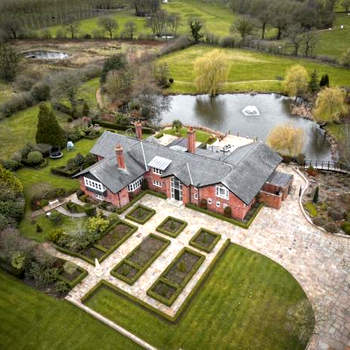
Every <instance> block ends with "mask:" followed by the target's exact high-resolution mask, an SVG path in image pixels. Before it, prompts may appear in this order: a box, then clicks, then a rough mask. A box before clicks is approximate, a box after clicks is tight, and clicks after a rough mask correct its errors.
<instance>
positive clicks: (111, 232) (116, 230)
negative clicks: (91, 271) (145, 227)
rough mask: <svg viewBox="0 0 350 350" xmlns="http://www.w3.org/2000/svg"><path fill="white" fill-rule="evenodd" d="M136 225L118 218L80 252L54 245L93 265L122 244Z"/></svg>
mask: <svg viewBox="0 0 350 350" xmlns="http://www.w3.org/2000/svg"><path fill="white" fill-rule="evenodd" d="M137 229H138V228H137V227H136V226H134V225H132V224H129V223H128V222H126V221H124V220H119V221H118V222H117V223H115V224H113V225H112V226H111V227H110V228H108V229H107V230H106V233H105V234H104V235H103V237H102V238H100V239H99V240H98V241H96V242H95V244H92V245H91V246H89V247H87V248H85V249H84V250H83V251H81V252H73V251H71V250H68V249H66V248H62V247H60V246H58V245H55V247H56V249H57V250H59V251H61V252H62V253H65V254H68V255H72V256H76V257H78V258H80V259H83V260H85V261H86V262H88V263H90V264H92V265H95V259H97V260H98V261H99V262H102V261H103V260H105V259H106V258H107V257H108V256H109V255H110V254H112V253H113V252H114V251H115V250H116V249H117V248H118V247H119V246H120V245H121V244H123V243H124V242H125V241H126V240H127V239H128V238H129V237H130V236H131V235H132V234H133V233H134V232H136V231H137Z"/></svg>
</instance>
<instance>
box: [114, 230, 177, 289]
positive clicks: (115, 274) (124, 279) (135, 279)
mask: <svg viewBox="0 0 350 350" xmlns="http://www.w3.org/2000/svg"><path fill="white" fill-rule="evenodd" d="M147 237H152V238H154V239H158V240H160V241H162V242H164V243H165V244H164V245H163V246H162V248H161V249H159V251H158V252H157V253H156V254H155V255H153V256H152V258H151V259H150V260H148V261H147V263H146V264H145V265H144V266H142V267H141V268H140V266H139V265H137V264H136V263H134V262H133V261H129V260H128V258H129V256H131V255H132V254H133V253H134V251H135V250H136V249H138V248H139V246H140V245H141V244H142V242H141V243H140V244H138V245H137V246H136V247H135V248H134V249H133V250H132V251H131V252H130V253H129V254H128V255H127V256H126V257H125V258H124V259H123V260H121V261H120V262H119V263H118V264H117V265H116V266H115V267H113V269H112V270H111V271H110V274H111V275H112V276H113V277H116V278H118V279H120V280H122V281H124V282H126V283H127V284H129V285H131V286H132V285H133V284H134V283H135V282H136V281H137V280H138V279H139V278H140V277H141V276H142V275H143V274H144V273H145V271H146V270H147V269H148V268H149V267H150V266H151V265H152V264H153V262H154V261H155V260H156V259H157V258H158V257H159V256H160V255H161V254H162V253H163V252H164V250H165V249H166V248H167V247H168V246H169V245H170V243H171V242H170V241H169V240H168V239H166V238H163V237H160V236H158V235H155V234H153V233H151V234H150V235H148V236H147ZM123 263H126V264H128V265H130V266H132V267H134V268H136V269H137V270H138V271H137V273H136V274H135V276H133V277H132V278H127V277H125V276H123V275H121V274H119V273H117V270H118V268H119V267H120V266H121V265H122V264H123Z"/></svg>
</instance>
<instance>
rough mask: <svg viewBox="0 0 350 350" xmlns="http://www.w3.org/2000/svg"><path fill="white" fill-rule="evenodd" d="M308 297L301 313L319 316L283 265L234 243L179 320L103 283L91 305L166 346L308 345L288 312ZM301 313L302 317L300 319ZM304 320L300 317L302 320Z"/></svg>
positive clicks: (276, 349)
mask: <svg viewBox="0 0 350 350" xmlns="http://www.w3.org/2000/svg"><path fill="white" fill-rule="evenodd" d="M301 303H305V304H304V305H306V306H307V307H305V308H303V309H302V311H301V314H300V318H302V319H308V320H309V323H308V330H307V332H306V334H307V337H306V338H308V337H309V336H310V335H311V330H312V324H313V316H312V312H311V310H310V304H309V303H308V301H307V299H306V296H305V294H304V292H303V290H302V289H301V288H300V286H299V285H298V283H297V282H296V281H295V280H294V278H293V277H292V276H291V275H290V274H289V273H288V272H287V271H286V270H284V269H283V268H282V267H281V266H279V265H278V264H276V263H274V262H272V261H271V260H270V259H268V258H266V257H264V256H262V255H260V254H257V253H253V252H252V251H250V250H248V249H245V248H243V247H239V246H236V245H230V246H229V247H228V250H227V251H226V253H225V254H224V256H223V257H222V259H221V260H220V261H219V262H218V265H217V266H216V267H215V269H214V272H213V274H212V275H211V276H210V277H209V278H208V280H207V281H206V282H205V283H204V285H203V287H202V288H201V289H200V291H199V293H198V294H197V295H196V296H195V297H194V299H193V300H192V301H191V303H190V306H189V308H188V310H187V311H186V312H185V314H184V315H183V317H182V318H180V320H179V321H178V322H177V323H169V322H167V321H164V320H163V319H161V318H159V317H157V316H156V315H154V314H152V313H150V312H149V311H146V310H145V309H143V308H141V307H140V306H138V305H136V304H134V303H132V302H130V301H128V300H126V299H125V298H123V297H121V296H118V295H116V294H115V293H113V292H112V291H111V290H109V289H105V288H102V289H100V290H98V291H97V293H96V294H95V295H94V296H93V297H92V298H91V299H89V300H88V301H87V304H88V306H89V307H91V308H93V309H94V310H96V311H97V312H99V313H101V314H103V315H104V316H106V317H108V318H109V319H111V320H112V321H115V322H117V323H118V324H119V325H121V326H123V327H125V328H126V329H128V330H130V331H131V332H133V333H135V334H136V335H137V336H139V337H141V338H143V339H144V340H146V341H147V342H149V343H151V344H152V345H153V346H156V347H157V348H160V349H179V348H182V349H229V348H230V349H269V350H279V349H284V350H288V349H291V350H292V349H293V350H297V349H304V348H305V345H306V342H307V339H305V338H304V340H300V339H299V338H298V334H299V335H300V332H301V331H302V329H297V330H295V332H293V331H292V330H291V329H292V328H293V327H292V325H295V323H296V321H295V320H294V319H293V318H289V317H288V316H287V315H288V313H289V312H292V310H295V308H296V306H297V305H300V304H301ZM300 318H299V319H298V321H297V322H300ZM299 324H300V323H299Z"/></svg>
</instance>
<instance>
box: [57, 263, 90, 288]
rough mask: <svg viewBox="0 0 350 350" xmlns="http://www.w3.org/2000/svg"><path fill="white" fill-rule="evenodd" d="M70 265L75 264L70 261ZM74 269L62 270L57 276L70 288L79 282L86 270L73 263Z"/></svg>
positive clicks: (85, 274) (86, 273)
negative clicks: (69, 270)
mask: <svg viewBox="0 0 350 350" xmlns="http://www.w3.org/2000/svg"><path fill="white" fill-rule="evenodd" d="M71 264H72V265H75V264H73V263H71ZM75 266H76V268H75V271H72V273H69V272H68V271H65V270H63V271H62V272H61V273H60V274H59V275H58V278H59V279H60V280H62V281H64V282H66V283H67V284H68V285H69V287H70V288H71V289H73V288H74V287H75V286H76V285H77V284H78V283H80V282H81V281H82V280H83V279H84V278H85V277H86V276H87V275H88V272H87V271H86V270H84V269H82V268H81V267H80V266H77V265H75Z"/></svg>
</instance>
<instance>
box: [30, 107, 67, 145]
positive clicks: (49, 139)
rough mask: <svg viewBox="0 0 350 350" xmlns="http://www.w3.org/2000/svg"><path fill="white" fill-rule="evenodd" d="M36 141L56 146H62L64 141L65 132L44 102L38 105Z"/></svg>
mask: <svg viewBox="0 0 350 350" xmlns="http://www.w3.org/2000/svg"><path fill="white" fill-rule="evenodd" d="M36 142H37V143H45V144H48V145H51V146H56V147H64V146H65V143H66V135H65V132H64V130H63V129H62V128H61V127H60V125H59V124H58V122H57V119H56V116H55V114H54V113H53V111H52V109H51V108H50V107H49V106H48V105H47V104H46V103H41V104H40V105H39V114H38V127H37V132H36Z"/></svg>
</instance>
